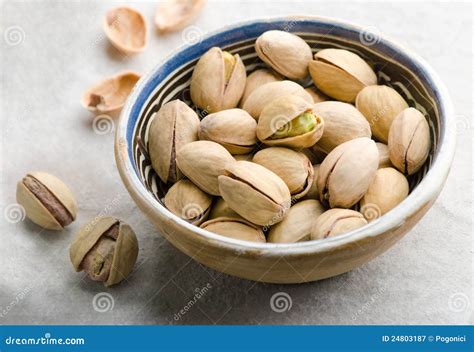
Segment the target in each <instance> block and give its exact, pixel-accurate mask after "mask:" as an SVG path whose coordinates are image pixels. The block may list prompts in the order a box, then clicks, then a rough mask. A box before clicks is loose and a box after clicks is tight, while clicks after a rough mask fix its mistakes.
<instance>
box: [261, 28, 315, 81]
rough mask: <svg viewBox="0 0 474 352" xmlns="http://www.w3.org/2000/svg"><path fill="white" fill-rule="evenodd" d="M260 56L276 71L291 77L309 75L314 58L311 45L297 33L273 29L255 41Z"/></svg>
mask: <svg viewBox="0 0 474 352" xmlns="http://www.w3.org/2000/svg"><path fill="white" fill-rule="evenodd" d="M255 51H256V52H257V55H258V57H259V58H260V59H261V60H262V61H263V62H265V63H266V64H267V65H269V66H270V67H272V68H273V69H274V70H275V71H277V72H278V73H280V74H282V75H283V76H285V77H288V78H290V79H303V78H305V77H306V76H308V63H309V62H310V61H311V59H312V55H313V54H312V52H311V48H310V47H309V45H308V44H307V43H306V42H305V41H304V40H303V39H301V38H300V37H298V36H297V35H294V34H292V33H289V32H286V31H278V30H272V31H267V32H265V33H263V34H262V35H261V36H260V37H258V38H257V41H256V42H255Z"/></svg>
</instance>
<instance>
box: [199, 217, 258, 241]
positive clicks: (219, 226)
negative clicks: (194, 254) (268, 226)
mask: <svg viewBox="0 0 474 352" xmlns="http://www.w3.org/2000/svg"><path fill="white" fill-rule="evenodd" d="M201 227H202V228H203V229H205V230H207V231H211V232H214V233H217V234H219V235H222V236H226V237H230V238H235V239H236V240H242V241H250V242H266V240H265V235H264V234H263V231H262V229H261V228H260V227H257V226H255V225H254V224H252V223H250V222H248V221H245V219H242V218H240V217H239V218H236V217H232V218H226V217H220V218H216V219H212V220H209V221H206V222H205V223H204V224H202V225H201Z"/></svg>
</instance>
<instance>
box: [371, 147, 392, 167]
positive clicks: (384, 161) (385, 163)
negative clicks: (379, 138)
mask: <svg viewBox="0 0 474 352" xmlns="http://www.w3.org/2000/svg"><path fill="white" fill-rule="evenodd" d="M375 145H376V146H377V149H378V150H379V169H381V168H383V167H392V166H393V164H392V162H391V161H390V155H389V152H388V145H386V144H384V143H380V142H376V143H375Z"/></svg>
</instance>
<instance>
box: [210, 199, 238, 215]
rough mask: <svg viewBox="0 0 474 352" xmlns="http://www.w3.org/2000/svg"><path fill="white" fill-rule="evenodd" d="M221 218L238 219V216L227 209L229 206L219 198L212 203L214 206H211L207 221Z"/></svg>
mask: <svg viewBox="0 0 474 352" xmlns="http://www.w3.org/2000/svg"><path fill="white" fill-rule="evenodd" d="M222 217H225V218H234V217H237V218H240V215H239V214H237V213H236V212H235V211H234V210H233V209H232V208H231V207H229V204H227V202H226V201H225V200H224V199H223V198H221V197H219V198H217V199H216V200H215V201H214V204H212V209H211V212H210V213H209V220H210V219H216V218H222Z"/></svg>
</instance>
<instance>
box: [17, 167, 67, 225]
mask: <svg viewBox="0 0 474 352" xmlns="http://www.w3.org/2000/svg"><path fill="white" fill-rule="evenodd" d="M16 200H17V202H18V204H20V205H21V206H22V207H23V208H24V209H25V213H26V216H27V217H28V218H29V219H30V220H31V221H33V222H34V223H35V224H37V225H39V226H41V227H44V228H45V229H49V230H62V229H63V228H64V226H67V225H69V224H70V223H71V222H73V221H74V220H75V219H76V202H75V200H74V196H73V195H72V193H71V191H70V190H69V188H68V187H67V186H66V185H65V184H64V183H63V182H62V181H61V180H60V179H58V178H57V177H55V176H53V175H50V174H47V173H45V172H29V173H28V174H27V175H26V176H25V177H23V179H22V180H21V181H20V182H18V184H17V188H16Z"/></svg>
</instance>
